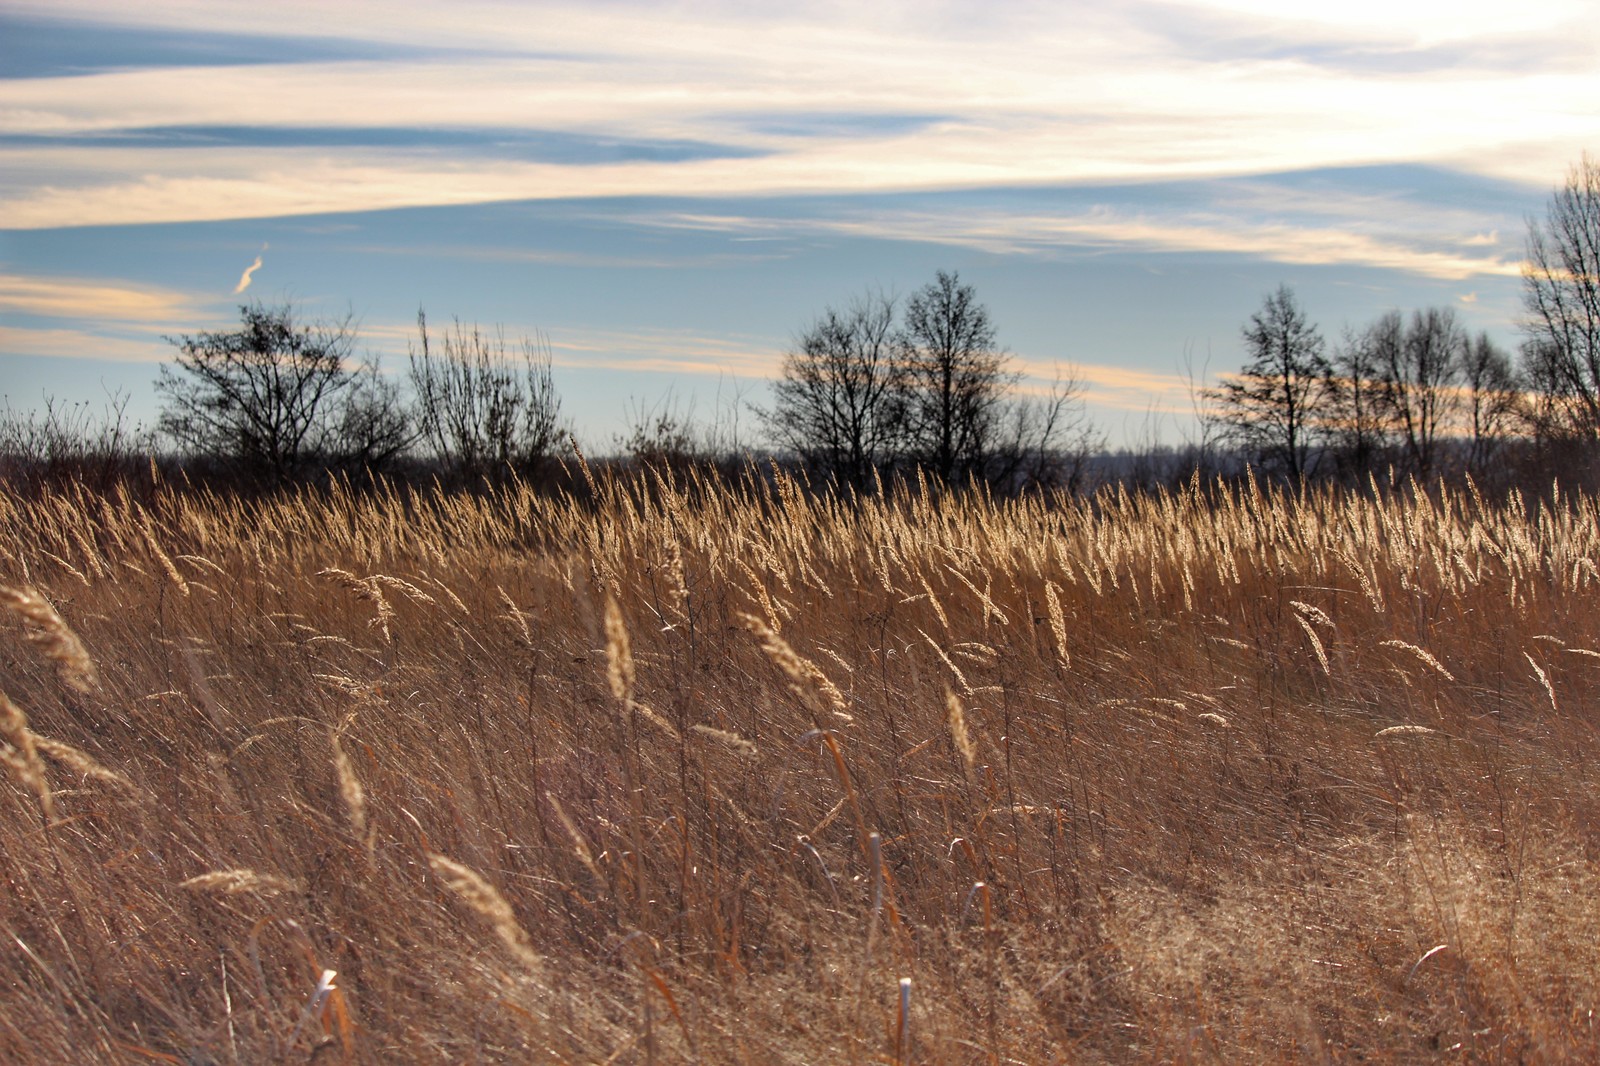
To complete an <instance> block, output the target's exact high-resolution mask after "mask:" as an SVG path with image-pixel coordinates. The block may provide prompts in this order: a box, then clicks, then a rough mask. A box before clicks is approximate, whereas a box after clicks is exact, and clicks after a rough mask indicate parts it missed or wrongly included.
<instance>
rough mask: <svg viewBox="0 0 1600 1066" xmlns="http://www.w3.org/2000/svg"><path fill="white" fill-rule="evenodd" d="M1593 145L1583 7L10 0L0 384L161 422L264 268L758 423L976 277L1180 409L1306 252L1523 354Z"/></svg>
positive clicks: (1359, 286) (1025, 359)
mask: <svg viewBox="0 0 1600 1066" xmlns="http://www.w3.org/2000/svg"><path fill="white" fill-rule="evenodd" d="M1585 151H1588V152H1591V153H1600V2H1596V0H1570V2H1564V0H1547V2H1544V3H1538V4H1528V5H1509V4H1505V3H1503V2H1497V3H1492V4H1478V3H1471V2H1449V3H1446V2H1443V0H1437V2H1436V0H1421V2H1406V0H1385V2H1378V0H1344V2H1341V3H1340V4H1337V5H1331V4H1327V3H1326V2H1318V3H1305V4H1300V3H1280V2H1274V0H1148V2H1147V0H1131V2H1118V3H1115V4H1107V3H1104V2H1093V3H1080V2H1076V0H1058V2H1045V0H1015V2H1009V0H988V2H986V3H968V2H924V3H916V4H908V3H893V2H885V3H875V4H871V5H866V4H860V3H799V4H791V5H767V4H752V3H738V2H733V0H727V2H721V3H718V2H708V3H692V2H682V3H670V4H668V3H629V2H623V0H598V2H596V0H587V2H576V0H567V2H560V0H558V2H551V3H542V2H533V3H530V2H521V0H518V2H510V0H460V2H452V3H443V2H433V3H424V2H420V0H383V2H381V3H380V2H376V0H341V2H340V3H338V4H328V3H326V2H323V0H317V2H308V0H282V2H273V0H268V2H261V0H253V2H249V3H243V2H239V3H235V2H231V0H145V2H142V3H140V4H137V5H130V4H127V3H126V2H124V0H116V2H110V0H49V2H48V3H35V2H31V0H4V2H3V3H0V394H3V396H4V397H5V402H6V403H8V404H9V405H10V406H11V407H12V409H13V410H15V411H27V410H33V409H37V408H39V407H41V406H42V404H43V403H44V402H45V399H46V398H47V397H50V398H54V399H55V400H56V401H57V402H60V403H89V404H92V405H96V406H98V405H101V404H103V403H104V401H105V400H106V398H107V396H108V395H112V394H115V393H118V392H122V393H124V394H126V396H127V397H128V409H129V412H130V414H131V415H133V416H134V417H136V418H138V419H141V420H143V421H145V422H147V423H149V422H153V421H154V418H155V416H156V413H157V411H158V410H159V401H158V397H157V396H156V394H155V392H154V391H153V389H152V387H151V383H152V382H153V381H154V379H155V377H156V373H157V367H158V366H159V365H160V364H161V363H163V362H166V361H169V360H170V357H171V355H172V352H173V347H172V344H171V340H172V339H173V338H176V337H179V336H182V335H184V334H192V333H196V332H199V331H202V330H216V329H226V328H228V327H229V326H230V325H232V324H235V323H237V322H238V320H239V315H238V309H239V305H240V304H241V303H243V302H248V301H255V300H261V301H264V302H267V303H270V304H277V303H283V302H292V303H293V304H294V305H295V306H296V308H297V309H298V310H299V311H300V313H301V314H302V315H303V316H305V317H306V318H308V319H317V318H323V319H342V318H344V317H345V316H347V315H348V316H350V317H351V318H352V319H353V320H354V322H355V323H356V324H357V325H358V327H359V332H360V347H361V349H362V350H363V351H364V352H366V353H369V354H370V355H371V356H373V357H374V358H377V359H379V360H380V361H381V364H382V365H383V366H384V367H385V368H386V371H387V372H388V373H391V374H395V375H403V371H404V368H405V365H406V355H407V351H408V347H409V346H410V345H412V344H414V343H415V339H416V319H417V315H418V312H419V310H423V311H425V312H426V313H427V315H428V317H429V321H430V323H448V322H449V321H450V320H451V319H452V318H459V319H461V320H462V321H464V322H467V323H469V324H471V323H477V324H480V325H482V326H483V327H485V328H486V329H490V330H495V329H500V330H503V331H504V333H505V336H506V337H507V338H508V339H509V340H511V341H512V342H515V341H516V340H517V339H518V338H521V337H525V336H526V337H532V336H538V337H542V338H544V339H545V340H547V341H548V343H549V345H550V350H551V352H552V355H553V359H554V363H555V380H556V384H557V387H558V389H559V390H560V392H561V394H562V398H563V404H564V409H565V411H566V413H567V414H568V415H569V416H570V418H571V419H572V421H573V423H574V425H575V427H576V429H577V431H578V433H579V437H580V439H581V440H583V441H584V442H585V443H586V444H587V445H588V446H589V447H590V448H591V449H595V450H598V451H601V452H603V451H605V450H606V448H607V447H608V446H613V445H614V444H615V441H616V437H617V435H618V434H619V433H624V432H626V429H627V427H628V426H629V425H630V423H632V422H635V421H638V420H639V419H640V418H641V417H642V416H645V415H649V414H652V413H659V412H661V411H663V410H668V409H672V410H675V411H677V412H678V413H679V414H691V413H692V414H693V415H694V416H695V417H698V418H700V419H710V418H722V419H724V420H725V421H726V422H728V423H730V424H731V423H732V421H733V419H734V417H735V412H737V418H738V427H739V432H740V435H741V437H742V438H743V439H745V440H748V441H750V442H751V443H756V442H758V439H759V432H758V431H759V423H758V420H757V419H756V417H755V416H754V414H753V412H752V408H754V407H759V406H760V405H762V404H763V403H764V402H765V401H766V396H767V393H766V383H767V382H768V381H770V380H771V379H772V378H773V377H774V376H775V375H776V374H777V372H778V369H779V367H780V365H781V361H782V357H783V354H784V352H785V350H786V349H788V348H790V347H792V346H793V344H794V341H795V338H796V336H797V335H798V334H799V333H800V332H801V331H803V330H804V329H805V328H806V326H807V325H808V324H809V323H810V322H811V321H813V320H814V319H815V317H816V316H817V315H818V314H819V313H820V312H821V311H822V310H823V309H824V308H826V307H829V306H843V305H846V304H848V303H849V302H850V301H851V299H853V298H854V297H857V296H859V295H860V294H862V293H865V292H869V291H870V292H879V293H883V294H886V295H889V296H894V297H900V298H904V297H905V296H907V295H909V294H910V293H912V292H914V291H915V290H916V289H917V288H919V287H921V286H922V285H924V284H926V283H928V282H929V281H931V280H932V279H933V277H934V275H935V273H936V272H937V271H939V270H948V271H956V272H958V273H959V275H960V277H961V279H962V281H964V282H966V283H969V284H971V285H973V286H974V287H975V288H976V290H977V292H978V295H979V298H980V299H981V300H982V301H983V302H984V303H985V304H986V305H987V307H988V308H989V311H990V313H991V316H992V318H993V321H994V323H995V325H996V327H997V329H998V333H999V338H1000V340H1001V342H1002V343H1003V344H1004V345H1005V346H1006V347H1007V349H1008V350H1009V352H1010V353H1011V355H1012V357H1013V359H1014V360H1015V364H1014V365H1015V366H1016V368H1017V369H1018V370H1019V371H1021V372H1022V373H1023V374H1024V378H1023V387H1024V388H1025V389H1041V388H1043V387H1045V386H1046V385H1048V383H1049V382H1050V380H1051V379H1052V377H1053V375H1054V374H1055V373H1056V371H1057V370H1062V371H1066V372H1068V373H1070V374H1073V375H1075V376H1076V378H1077V379H1078V380H1079V381H1080V382H1082V384H1083V387H1084V395H1085V398H1086V400H1087V402H1088V404H1089V412H1090V414H1091V416H1092V417H1093V418H1094V420H1095V421H1096V423H1097V424H1099V425H1100V427H1101V428H1102V429H1104V430H1105V431H1106V432H1107V434H1108V435H1109V437H1110V438H1111V440H1112V443H1113V444H1131V445H1135V446H1137V445H1141V444H1145V443H1150V442H1153V441H1156V440H1160V441H1165V442H1167V443H1178V442H1180V441H1181V440H1182V439H1184V437H1185V436H1186V435H1187V434H1189V433H1190V432H1192V421H1191V418H1192V404H1191V399H1190V389H1189V385H1190V382H1192V381H1204V380H1207V379H1214V378H1215V376H1216V375H1217V374H1219V373H1225V372H1228V371H1230V370H1234V369H1237V368H1238V367H1239V366H1240V364H1241V363H1242V361H1243V359H1244V353H1243V349H1242V345H1241V342H1240V338H1239V331H1240V326H1241V324H1242V323H1244V322H1245V321H1246V320H1247V319H1248V318H1249V316H1250V314H1251V313H1252V312H1253V311H1255V310H1256V309H1257V308H1259V306H1260V305H1261V302H1262V299H1263V297H1264V296H1265V295H1266V294H1267V293H1268V292H1270V291H1271V290H1273V289H1275V288H1276V287H1277V286H1278V285H1280V284H1287V285H1290V286H1292V287H1293V288H1294V290H1295V292H1296V294H1297V295H1298V297H1299V299H1300V302H1301V303H1302V304H1303V305H1304V306H1305V308H1306V310H1307V311H1308V313H1309V315H1310V317H1311V318H1312V320H1313V321H1314V322H1316V323H1318V324H1319V325H1320V326H1321V328H1322V330H1323V332H1324V333H1325V334H1326V335H1327V336H1328V338H1329V340H1330V342H1331V343H1335V344H1336V343H1337V342H1338V341H1339V339H1340V337H1341V336H1342V335H1343V333H1344V331H1345V330H1347V329H1350V328H1355V327H1359V326H1360V325H1363V324H1364V323H1366V322H1368V321H1371V320H1372V319H1374V318H1376V317H1377V316H1378V315H1380V314H1382V313H1383V312H1385V311H1387V310H1390V309H1393V308H1399V309H1402V310H1412V309H1416V308H1421V307H1429V306H1449V307H1453V308H1454V309H1455V310H1456V312H1457V313H1458V315H1459V316H1460V318H1461V321H1462V322H1463V324H1465V325H1466V326H1467V327H1468V328H1470V329H1471V330H1473V331H1474V332H1476V331H1477V330H1486V331H1488V332H1489V333H1490V335H1491V336H1492V337H1494V338H1495V339H1496V340H1497V341H1499V342H1500V343H1501V344H1503V345H1505V346H1506V347H1508V348H1514V347H1515V346H1516V344H1517V343H1518V340H1519V334H1518V326H1517V322H1518V316H1519V313H1520V304H1519V300H1520V287H1521V281H1520V273H1519V270H1520V260H1521V256H1522V252H1523V244H1524V240H1525V237H1526V234H1527V229H1528V224H1529V219H1530V218H1538V217H1539V216H1541V215H1542V213H1543V210H1544V204H1545V203H1546V201H1547V199H1548V197H1549V194H1550V191H1551V189H1552V188H1553V187H1554V186H1556V185H1557V184H1559V183H1560V182H1561V181H1562V180H1563V179H1564V176H1565V174H1566V171H1567V168H1568V167H1569V166H1570V165H1572V164H1573V163H1575V162H1576V161H1577V160H1578V159H1579V158H1580V157H1581V156H1582V154H1583V153H1584V152H1585Z"/></svg>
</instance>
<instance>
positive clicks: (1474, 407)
mask: <svg viewBox="0 0 1600 1066" xmlns="http://www.w3.org/2000/svg"><path fill="white" fill-rule="evenodd" d="M1461 381H1462V384H1463V385H1464V386H1465V388H1466V409H1467V417H1466V429H1467V433H1468V434H1469V436H1468V438H1467V449H1468V450H1467V469H1468V470H1470V471H1472V472H1473V473H1474V474H1477V475H1481V474H1483V473H1484V472H1485V471H1486V470H1487V469H1488V467H1489V462H1490V460H1492V459H1494V458H1495V456H1496V455H1497V454H1498V453H1499V451H1500V447H1501V445H1503V444H1504V443H1505V439H1506V437H1507V436H1509V435H1510V433H1511V427H1512V425H1513V423H1514V422H1515V420H1516V417H1517V412H1518V409H1519V404H1520V403H1521V399H1522V390H1521V388H1520V385H1519V382H1518V381H1517V374H1516V371H1515V370H1514V369H1513V368H1512V366H1511V357H1510V356H1509V355H1507V354H1506V352H1505V350H1504V349H1502V348H1500V347H1499V346H1498V345H1496V344H1495V343H1494V342H1493V341H1492V340H1490V339H1489V334H1488V333H1479V334H1478V336H1477V337H1476V338H1475V339H1474V340H1473V341H1472V343H1471V344H1469V345H1468V346H1467V348H1466V350H1465V352H1464V353H1463V355H1462V359H1461Z"/></svg>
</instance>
